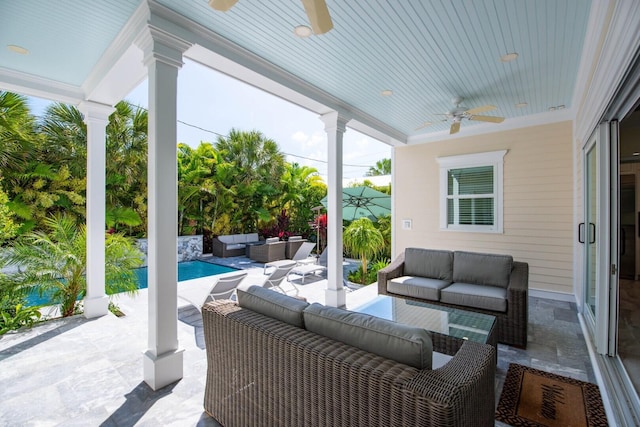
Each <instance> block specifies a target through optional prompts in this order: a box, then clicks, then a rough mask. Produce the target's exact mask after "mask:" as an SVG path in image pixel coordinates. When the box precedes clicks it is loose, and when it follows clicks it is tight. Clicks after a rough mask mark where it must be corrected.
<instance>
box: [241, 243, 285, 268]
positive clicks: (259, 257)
mask: <svg viewBox="0 0 640 427" xmlns="http://www.w3.org/2000/svg"><path fill="white" fill-rule="evenodd" d="M286 245H287V242H281V241H280V239H278V238H277V237H271V238H269V239H267V240H265V243H264V245H256V246H251V247H250V249H249V258H251V259H252V260H254V261H257V262H271V261H278V260H281V259H285V249H286Z"/></svg>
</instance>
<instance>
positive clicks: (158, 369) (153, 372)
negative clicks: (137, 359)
mask: <svg viewBox="0 0 640 427" xmlns="http://www.w3.org/2000/svg"><path fill="white" fill-rule="evenodd" d="M183 352H184V350H175V351H169V352H166V353H164V354H161V355H160V356H154V355H153V354H151V353H150V352H149V351H146V352H145V353H144V354H143V355H142V363H143V372H144V382H146V383H147V384H148V385H149V387H151V388H152V389H153V390H154V391H156V390H159V389H161V388H162V387H164V386H167V385H169V384H171V383H174V382H176V381H178V380H181V379H182V356H183V354H182V353H183Z"/></svg>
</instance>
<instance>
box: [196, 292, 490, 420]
mask: <svg viewBox="0 0 640 427" xmlns="http://www.w3.org/2000/svg"><path fill="white" fill-rule="evenodd" d="M202 317H203V322H204V335H205V344H206V349H207V350H206V351H207V377H206V388H205V398H204V408H205V411H206V412H207V413H208V414H209V415H211V416H212V417H213V418H215V419H216V420H217V421H218V422H219V423H220V424H222V425H224V426H226V427H233V426H242V427H247V426H336V427H337V426H365V425H366V426H385V427H388V426H471V425H473V426H493V425H494V409H495V394H494V381H495V369H496V362H495V349H494V348H493V347H492V346H490V345H485V344H479V343H473V342H469V341H464V342H463V344H462V347H460V349H459V350H458V351H457V353H456V354H455V355H453V357H452V358H450V360H449V361H448V362H447V363H446V364H445V365H444V366H442V367H440V368H437V369H433V370H432V369H431V368H430V365H431V361H432V355H435V353H432V352H431V345H432V343H431V340H430V339H429V337H430V334H429V332H427V331H426V330H424V329H418V328H410V327H408V326H406V325H401V324H398V323H394V322H390V321H386V320H383V319H378V318H375V317H373V316H369V315H366V314H361V313H353V312H348V311H346V310H341V309H338V308H333V307H325V306H322V305H320V304H311V305H309V304H307V303H306V302H303V301H300V300H297V299H295V298H292V297H288V296H286V295H282V294H279V293H276V292H273V291H271V290H268V289H265V288H262V287H257V286H254V287H251V288H249V289H248V290H239V291H238V303H235V302H231V301H213V302H211V303H208V304H205V305H204V306H203V309H202ZM379 322H382V325H380V323H379ZM385 322H386V323H385ZM376 328H381V331H379V330H377V329H376ZM363 329H365V330H364V332H363ZM397 329H399V331H396V330H397ZM408 329H411V330H410V331H407V330H408ZM414 329H415V330H416V331H414ZM380 332H382V335H383V336H384V338H382V341H384V342H386V343H387V344H386V345H382V344H381V342H382V341H381V339H380V337H379V336H378V337H377V338H376V335H375V334H377V333H380ZM392 333H397V334H398V336H399V338H398V337H395V338H394V337H391V338H390V335H391V334H392ZM407 333H408V334H409V335H408V336H409V338H410V340H409V339H407V336H406V335H403V334H407ZM368 334H374V335H373V336H371V335H368ZM425 337H426V338H425ZM394 339H395V341H394ZM398 340H400V341H403V340H404V343H399V341H398ZM345 342H349V343H350V344H345ZM406 343H409V344H408V345H410V346H413V347H412V348H411V349H410V350H407V351H403V350H404V346H405V345H407V344H406ZM416 346H417V347H416ZM433 346H434V347H435V348H433V350H434V351H438V350H439V349H438V344H437V343H436V342H435V341H434V342H433ZM359 347H360V348H359ZM362 347H367V348H369V349H368V350H364V349H362ZM372 347H373V348H372ZM373 350H375V352H376V353H377V354H376V353H374V351H373ZM416 350H417V351H416ZM427 350H428V351H427ZM392 357H393V358H392ZM396 357H399V358H401V360H402V361H398V360H394V358H396ZM434 360H435V359H434ZM415 364H418V365H417V366H421V367H416V366H412V365H415Z"/></svg>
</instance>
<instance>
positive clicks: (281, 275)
mask: <svg viewBox="0 0 640 427" xmlns="http://www.w3.org/2000/svg"><path fill="white" fill-rule="evenodd" d="M283 261H285V260H283ZM286 261H288V263H287V264H284V265H279V266H276V268H275V269H274V270H273V271H272V272H271V274H269V276H268V277H267V278H266V280H265V281H264V283H263V284H262V286H264V287H265V288H273V289H274V290H277V291H279V292H282V293H283V294H285V295H286V294H287V292H286V291H285V290H284V289H283V288H282V286H281V284H282V281H283V280H284V279H285V278H286V277H287V276H288V275H289V272H290V271H291V269H292V268H293V267H295V266H296V262H295V261H293V260H286ZM291 285H292V286H293V288H294V289H295V291H296V295H298V288H296V286H295V285H294V284H293V283H292V284H291Z"/></svg>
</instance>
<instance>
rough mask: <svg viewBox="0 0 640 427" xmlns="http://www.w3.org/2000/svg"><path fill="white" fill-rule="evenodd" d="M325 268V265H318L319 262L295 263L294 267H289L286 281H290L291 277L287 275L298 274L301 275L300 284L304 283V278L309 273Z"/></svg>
mask: <svg viewBox="0 0 640 427" xmlns="http://www.w3.org/2000/svg"><path fill="white" fill-rule="evenodd" d="M326 270H327V267H325V266H324V265H319V264H303V265H296V266H295V267H294V268H292V269H291V271H290V272H289V274H287V281H288V282H291V279H290V278H289V276H290V275H291V274H295V275H298V276H302V284H303V285H304V279H305V278H306V277H307V276H309V275H310V274H317V273H322V272H323V271H326ZM292 284H293V283H292ZM294 286H295V285H294ZM296 289H297V288H296Z"/></svg>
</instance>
